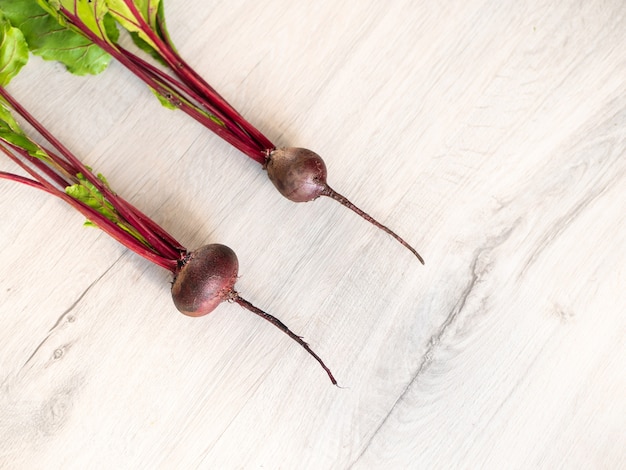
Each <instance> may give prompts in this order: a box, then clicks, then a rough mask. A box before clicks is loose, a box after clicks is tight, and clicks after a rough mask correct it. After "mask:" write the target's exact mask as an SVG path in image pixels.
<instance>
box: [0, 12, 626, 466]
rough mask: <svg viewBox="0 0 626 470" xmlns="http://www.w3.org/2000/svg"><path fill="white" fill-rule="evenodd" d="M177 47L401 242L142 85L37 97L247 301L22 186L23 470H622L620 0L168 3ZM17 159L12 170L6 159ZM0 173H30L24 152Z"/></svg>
mask: <svg viewBox="0 0 626 470" xmlns="http://www.w3.org/2000/svg"><path fill="white" fill-rule="evenodd" d="M166 9H167V15H168V17H169V25H170V31H171V33H172V35H173V37H174V40H175V42H176V43H177V44H178V47H179V49H180V51H181V53H182V54H183V55H184V56H185V57H187V58H188V59H189V61H190V62H191V63H192V64H193V65H194V66H195V67H196V68H197V70H198V71H199V72H200V73H201V74H202V75H203V76H204V77H205V78H206V79H207V80H208V81H209V82H210V83H211V84H212V85H213V86H214V87H215V88H216V89H217V90H219V91H220V92H221V93H222V94H223V95H225V96H226V97H227V98H228V99H229V100H230V101H231V102H232V103H233V104H234V105H235V106H236V107H237V108H238V109H240V110H241V112H242V113H243V114H244V115H245V116H246V117H247V118H249V119H250V121H251V122H253V123H254V124H255V125H257V126H258V127H259V128H260V129H261V130H262V131H263V132H265V133H266V134H267V135H268V136H269V137H270V138H271V139H272V140H274V141H275V142H276V143H277V144H280V145H299V146H306V147H310V148H312V149H314V150H316V151H318V152H319V153H320V154H321V155H322V156H323V157H324V158H325V160H326V162H327V165H328V167H329V174H330V177H329V181H330V183H331V184H332V185H333V186H334V187H336V189H338V190H340V191H341V192H343V193H345V194H346V195H348V196H349V197H350V198H352V199H353V200H354V202H355V203H357V204H359V205H361V206H362V207H363V208H365V209H366V210H368V211H369V212H370V213H371V214H372V215H374V216H375V217H378V218H379V219H381V220H382V221H383V222H384V223H387V224H388V225H389V226H391V227H392V228H394V229H395V230H397V231H398V232H399V233H400V234H402V235H404V236H405V237H406V238H407V239H408V241H409V242H411V243H413V244H414V245H415V246H416V247H417V248H418V249H419V250H420V251H421V252H422V254H423V255H424V257H425V258H426V266H424V267H423V266H421V265H419V264H418V263H417V261H416V260H415V259H414V258H412V256H411V255H410V254H409V253H408V252H407V251H406V250H404V249H403V248H402V247H400V246H399V245H397V244H396V243H395V242H393V241H392V240H390V239H389V238H388V237H387V236H386V235H385V234H383V233H382V232H379V231H377V230H375V229H373V228H372V227H370V226H368V225H367V224H366V223H365V222H364V221H361V220H359V219H358V218H357V217H356V216H354V215H353V214H351V213H348V211H347V210H345V209H343V208H341V207H339V206H338V205H337V204H335V203H333V202H331V201H328V200H320V201H316V202H315V203H311V204H306V205H295V204H292V203H289V202H288V201H286V200H284V199H282V198H281V197H280V196H279V195H278V193H277V192H276V191H275V190H274V189H273V187H272V185H271V184H270V183H269V182H268V181H267V178H266V176H265V175H264V172H263V171H262V170H261V169H260V168H259V167H258V165H257V164H255V163H254V162H252V161H251V160H249V159H246V158H244V157H243V156H242V155H241V154H239V153H238V152H236V151H235V150H233V149H231V148H230V147H229V146H228V145H227V144H225V143H223V142H222V141H220V140H219V139H218V138H217V137H215V136H213V135H212V134H210V133H209V132H208V131H206V130H204V129H203V128H201V127H200V126H199V125H197V124H195V123H194V122H192V121H191V120H190V119H188V118H187V117H186V116H184V115H183V114H182V113H175V112H172V111H168V110H165V109H162V108H161V107H160V105H159V104H158V103H157V101H156V100H155V99H154V98H153V97H152V95H151V93H150V92H148V91H147V90H146V89H145V88H144V87H143V86H141V84H140V83H139V82H138V81H136V80H135V79H134V77H132V76H131V75H130V74H129V73H128V72H126V71H125V70H123V69H122V67H120V66H119V65H117V64H113V65H112V66H111V68H110V69H109V70H107V71H106V72H105V73H103V74H102V75H100V76H98V77H91V78H80V77H72V76H69V75H68V74H66V73H64V72H63V71H62V69H61V67H59V66H58V65H55V64H51V63H45V62H43V61H42V60H40V59H38V58H33V59H32V60H31V62H30V63H29V65H28V66H27V68H26V69H25V71H24V73H23V74H22V75H20V76H19V77H18V78H16V80H15V81H14V82H13V83H12V84H11V85H10V90H11V92H12V93H13V94H14V95H15V96H16V97H17V98H18V99H19V100H20V101H22V102H23V103H24V105H26V106H27V107H28V108H29V109H30V110H31V111H32V112H33V113H34V114H35V115H37V116H38V117H39V118H40V119H41V120H42V121H43V122H44V123H45V124H46V125H47V126H49V127H50V129H51V130H52V131H53V132H54V133H55V134H56V135H57V136H58V137H59V138H60V139H61V140H62V141H63V142H65V143H66V144H67V145H68V146H69V147H70V148H72V149H73V150H74V151H75V152H76V153H77V154H79V155H80V156H81V157H82V158H83V159H84V161H85V162H86V163H88V164H90V165H91V166H93V167H94V168H95V169H96V170H97V171H100V172H102V173H104V174H106V175H107V177H108V179H109V181H110V182H111V184H112V185H113V186H114V188H115V189H116V190H117V191H118V192H119V193H121V194H122V195H124V196H125V197H127V198H128V199H129V200H131V201H133V202H134V203H135V204H136V205H138V206H139V207H141V208H142V209H144V210H145V211H146V212H147V213H149V214H150V215H152V216H153V217H154V218H155V219H156V220H157V221H158V222H159V223H161V224H162V225H163V226H164V227H165V228H166V229H168V230H169V231H171V232H172V234H174V235H175V236H176V237H177V238H179V239H180V240H181V241H182V242H184V243H185V244H186V245H187V246H189V247H190V248H193V247H196V246H200V245H201V244H203V243H207V242H221V243H225V244H228V245H229V246H231V247H232V248H233V249H234V250H235V251H236V252H237V253H238V256H239V258H240V266H241V268H240V271H241V279H240V280H239V282H238V288H239V290H240V292H241V293H242V295H244V296H245V297H247V298H248V299H249V300H251V301H253V302H254V303H255V304H257V305H259V306H260V307H262V308H265V309H267V311H269V312H271V313H273V314H275V315H276V316H278V317H280V318H281V319H282V320H284V321H285V323H287V324H288V325H289V326H290V327H291V328H293V330H294V331H296V332H298V333H299V334H302V335H304V336H305V337H306V339H307V340H308V341H309V342H310V344H311V346H312V347H313V348H314V349H315V350H316V351H317V352H318V353H319V354H320V356H322V357H323V358H324V359H325V360H326V361H327V363H328V364H329V365H330V366H331V368H332V369H333V371H334V373H335V375H336V376H337V378H338V379H339V381H340V384H341V385H342V386H343V387H344V388H335V387H332V386H331V385H330V383H329V382H328V380H327V377H326V375H325V374H324V372H323V371H322V370H321V369H320V368H319V367H318V365H317V363H315V362H314V361H313V360H312V359H311V358H310V357H308V356H307V355H306V353H305V352H304V351H303V350H302V349H301V348H299V347H298V346H297V345H296V344H294V343H293V342H292V341H290V340H289V339H288V338H287V337H285V336H284V335H282V334H281V333H280V332H278V330H276V329H275V328H273V327H272V326H270V325H269V324H266V323H264V322H262V321H261V320H260V319H258V318H256V317H254V316H253V315H251V314H249V313H247V312H245V311H244V310H242V309H241V308H239V307H238V306H236V305H227V304H226V305H222V306H220V307H219V308H218V310H217V311H216V312H215V313H213V314H212V315H210V316H208V317H206V318H202V319H191V318H186V317H183V316H182V315H180V314H178V313H177V312H176V310H175V308H174V306H173V304H172V302H171V299H170V296H169V292H168V287H169V284H168V282H169V277H168V274H167V273H166V272H164V271H163V270H161V269H160V268H158V267H154V266H151V265H150V264H149V263H148V262H146V261H144V260H142V259H140V258H139V257H137V256H135V255H133V254H132V253H129V252H127V251H126V250H124V249H123V248H121V247H120V246H118V245H117V244H116V243H115V242H114V241H112V240H110V239H108V238H107V236H106V235H104V234H101V233H98V232H97V231H95V230H93V229H86V228H82V227H81V217H80V216H78V215H77V214H74V213H72V211H71V210H70V209H69V208H67V207H65V206H64V205H63V204H62V203H61V202H59V201H56V200H52V199H51V198H50V197H49V196H47V195H45V194H39V193H37V192H35V191H34V190H32V189H29V188H22V187H17V186H16V185H15V184H13V183H9V182H0V191H2V198H0V218H1V220H2V222H1V223H0V295H1V299H2V300H1V303H0V468H2V469H33V468H47V469H54V468H64V469H68V468H69V469H73V468H76V469H83V468H103V469H104V468H106V469H109V468H285V469H289V468H301V469H321V468H355V469H362V468H363V469H371V468H394V469H395V468H425V469H426V468H441V469H449V468H472V469H474V468H497V469H500V468H545V469H555V468H567V469H571V468H581V469H582V468H584V469H589V468H594V469H616V468H626V464H625V462H626V451H625V450H624V449H626V429H625V428H626V401H625V399H624V396H625V393H624V392H625V390H626V354H625V347H624V344H625V339H626V321H625V319H624V318H625V317H624V313H625V311H626V289H624V286H625V285H626V271H625V266H626V28H625V25H626V7H625V5H624V3H623V2H622V1H619V0H615V1H588V2H579V1H573V0H570V1H562V2H539V1H528V2H516V1H504V2H502V1H473V0H470V1H464V2H414V1H400V0H398V1H390V2H379V1H373V0H362V1H359V2H348V1H338V0H332V1H331V0H320V1H317V2H288V1H284V0H269V1H266V2H255V1H250V0H239V1H229V2H225V1H210V2H207V1H206V0H202V1H201V0H187V1H185V2H183V1H180V0H169V1H168V2H166ZM5 160H6V159H5ZM0 168H3V169H8V168H12V167H11V164H10V162H8V161H4V160H2V159H0Z"/></svg>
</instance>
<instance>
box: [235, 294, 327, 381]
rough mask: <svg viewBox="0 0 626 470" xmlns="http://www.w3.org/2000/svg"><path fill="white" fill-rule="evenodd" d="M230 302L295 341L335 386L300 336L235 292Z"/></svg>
mask: <svg viewBox="0 0 626 470" xmlns="http://www.w3.org/2000/svg"><path fill="white" fill-rule="evenodd" d="M230 300H231V301H233V302H235V303H237V304H239V305H241V306H242V307H243V308H245V309H247V310H249V311H250V312H252V313H254V314H256V315H258V316H260V317H261V318H263V319H264V320H267V321H268V322H270V323H272V324H273V325H274V326H276V327H277V328H279V329H280V330H281V331H282V332H283V333H285V334H286V335H287V336H289V337H290V338H291V339H293V340H294V341H296V342H297V343H298V344H299V345H300V346H302V347H303V348H304V349H305V350H306V352H308V353H309V354H310V355H311V356H313V357H314V358H315V360H316V361H317V362H319V364H320V365H321V366H322V368H323V369H324V370H325V371H326V373H327V374H328V377H329V378H330V381H331V382H332V383H333V385H337V380H335V377H334V376H333V373H332V372H331V371H330V369H329V368H328V367H327V366H326V364H324V361H322V359H321V358H320V357H319V356H318V355H317V354H315V352H314V351H313V350H312V349H311V348H310V346H309V345H308V344H307V343H306V342H305V341H304V340H303V339H302V338H301V337H300V336H298V335H297V334H295V333H294V332H293V331H291V330H290V329H289V328H288V327H287V325H285V324H284V323H283V322H281V321H280V320H279V319H278V318H276V317H274V316H272V315H270V314H269V313H267V312H264V311H263V310H261V309H260V308H258V307H256V306H254V305H253V304H251V303H250V302H248V301H247V300H246V299H243V298H242V297H240V296H239V294H238V293H236V292H233V294H232V296H231V298H230Z"/></svg>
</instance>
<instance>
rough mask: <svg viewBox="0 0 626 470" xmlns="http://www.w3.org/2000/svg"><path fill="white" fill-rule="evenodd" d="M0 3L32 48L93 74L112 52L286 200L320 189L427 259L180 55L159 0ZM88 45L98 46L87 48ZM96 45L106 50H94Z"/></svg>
mask: <svg viewBox="0 0 626 470" xmlns="http://www.w3.org/2000/svg"><path fill="white" fill-rule="evenodd" d="M0 9H2V10H4V11H5V13H6V14H7V16H8V17H9V19H10V20H11V22H12V23H13V25H14V26H16V27H18V28H20V29H21V30H22V31H23V32H24V35H25V37H26V39H27V42H28V45H29V47H30V49H31V51H32V52H33V53H35V54H40V55H41V56H42V57H44V58H47V59H54V60H58V61H60V62H62V63H64V64H65V65H66V66H67V67H68V69H69V70H70V71H72V72H73V73H77V74H85V73H98V72H100V71H101V70H102V69H103V68H105V67H106V63H107V58H108V57H109V56H110V57H113V58H115V59H116V60H118V61H119V62H120V63H122V64H123V65H124V66H125V67H126V68H127V69H128V70H130V71H131V72H132V73H133V74H135V75H136V76H137V77H138V78H139V79H141V80H142V81H143V82H144V83H146V84H147V85H148V86H149V87H150V88H151V89H152V90H153V91H154V93H155V94H156V95H157V97H158V98H159V100H160V101H161V103H162V104H163V105H164V106H166V107H168V108H171V109H180V110H182V111H183V112H185V113H186V114H188V115H190V116H191V117H192V118H194V119H195V120H196V121H198V122H200V123H201V124H202V125H204V126H205V127H207V128H208V129H210V130H211V131H213V132H214V133H216V134H217V135H219V136H220V137H221V138H223V139H224V140H226V141H227V142H228V143H230V144H231V145H233V146H234V147H235V148H237V149H238V150H240V151H241V152H242V153H244V154H245V155H247V156H248V157H250V158H251V159H253V160H254V161H256V162H257V163H259V164H261V165H262V166H263V168H264V169H266V170H267V171H268V176H269V178H270V180H271V181H272V182H273V183H274V185H275V186H276V188H277V189H278V190H279V192H280V193H281V194H282V195H283V196H285V197H287V199H290V200H291V201H294V202H307V201H312V200H314V199H317V198H318V197H319V196H326V197H330V198H332V199H334V200H335V201H338V202H339V203H341V204H342V205H344V206H345V207H347V208H349V209H351V210H353V211H354V212H355V213H357V214H358V215H359V216H361V217H363V218H364V219H365V220H367V221H369V222H370V223H372V224H373V225H375V226H376V227H378V228H379V229H381V230H384V231H385V232H386V233H388V234H389V235H391V236H392V237H393V238H395V239H396V240H397V241H398V242H400V243H401V244H402V245H403V246H405V247H406V248H407V249H409V250H410V251H411V252H412V253H413V254H414V255H415V256H416V257H417V258H418V260H419V261H420V262H421V263H422V264H423V263H424V260H423V258H422V257H421V256H420V254H419V253H418V252H417V251H416V250H415V249H414V248H413V247H412V246H410V245H409V244H408V243H407V242H406V241H405V240H404V239H403V238H401V237H400V236H399V235H397V234H396V233H395V232H393V231H392V230H390V229H389V228H387V227H386V226H384V225H383V224H381V223H380V222H378V221H377V220H375V219H374V218H372V217H371V216H370V215H368V214H367V213H365V212H364V211H362V210H361V209H359V208H358V207H356V206H355V205H354V204H352V203H351V202H350V201H349V200H348V199H347V198H346V197H344V196H342V195H341V194H339V193H337V192H336V191H335V190H333V189H332V188H331V187H330V186H329V185H328V183H327V182H326V166H325V164H324V161H323V160H322V158H321V157H320V156H319V155H317V154H315V153H314V152H312V151H310V150H307V149H299V148H293V147H286V148H285V147H277V146H276V145H274V144H273V143H272V142H271V141H270V140H269V139H268V138H267V137H266V136H265V135H263V133H261V131H259V130H258V129H256V128H255V127H254V126H253V125H252V124H250V123H249V122H248V121H247V120H246V119H244V118H243V117H242V116H241V114H239V113H238V112H237V110H235V109H234V108H233V107H232V106H231V105H230V104H229V103H228V102H227V101H226V100H225V99H224V98H223V97H222V96H220V95H219V93H217V91H215V90H214V89H213V88H212V87H211V86H210V85H209V84H208V83H207V82H206V81H205V80H204V79H203V78H202V77H201V76H200V75H199V74H198V73H197V72H196V71H195V70H194V69H193V68H192V67H191V66H190V65H189V64H188V63H187V62H186V61H185V60H184V59H183V58H182V57H181V56H180V55H179V54H178V52H177V50H176V47H175V46H174V44H173V42H172V40H171V38H170V35H169V34H168V31H167V28H166V24H165V14H164V9H163V1H162V0H0ZM42 9H43V10H45V11H46V12H47V13H49V16H47V15H45V14H44V12H43V11H42ZM53 18H54V19H53ZM55 19H56V21H55ZM57 21H58V23H57ZM120 28H121V29H122V30H125V31H127V32H128V33H129V34H130V35H131V37H132V39H133V41H134V42H135V44H136V45H137V46H138V49H139V51H143V52H144V53H146V54H147V56H146V57H145V58H143V57H140V55H139V54H141V52H139V53H134V52H132V51H130V50H128V49H127V48H125V47H123V46H122V45H121V44H120V43H119V42H118V39H119V33H120ZM51 32H53V33H54V34H50V33H51ZM72 32H75V33H78V34H74V35H73V34H72ZM57 35H63V37H64V38H65V40H66V41H70V40H71V41H73V42H75V43H77V44H80V45H78V46H76V47H74V48H70V49H72V50H73V52H74V53H76V51H78V50H80V49H85V50H86V51H88V52H89V54H91V57H89V58H88V59H85V58H84V57H83V56H79V58H77V57H76V55H71V56H69V57H68V55H67V48H64V47H62V46H61V45H62V44H63V43H62V42H61V41H60V40H59V39H58V37H57ZM48 37H49V38H50V39H47V38H48ZM81 40H82V41H86V42H82V43H81V42H80V41H81ZM92 46H97V48H96V49H90V47H92ZM97 50H101V51H105V52H106V53H107V54H108V55H107V56H102V55H98V54H97ZM150 58H154V59H156V60H157V62H158V64H159V65H160V66H156V65H154V64H153V62H151V61H150V60H148V59H150ZM77 61H78V62H79V64H78V66H77V64H76V62H77ZM313 160H315V162H314V164H312V161H313ZM276 168H279V169H280V171H279V170H276ZM285 188H291V189H290V190H289V191H286V190H285Z"/></svg>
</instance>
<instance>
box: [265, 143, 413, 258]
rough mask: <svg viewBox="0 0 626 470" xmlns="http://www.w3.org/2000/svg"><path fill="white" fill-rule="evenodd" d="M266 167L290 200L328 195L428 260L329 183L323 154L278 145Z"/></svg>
mask: <svg viewBox="0 0 626 470" xmlns="http://www.w3.org/2000/svg"><path fill="white" fill-rule="evenodd" d="M265 169H266V170H267V176H268V177H269V179H270V180H271V181H272V183H274V186H276V189H278V191H279V192H280V194H282V195H283V196H285V197H286V198H287V199H289V200H290V201H293V202H308V201H313V200H314V199H317V198H318V197H320V196H328V197H330V198H332V199H334V200H335V201H337V202H339V203H340V204H342V205H344V206H345V207H347V208H348V209H350V210H352V211H354V212H356V213H357V214H359V215H360V216H361V217H363V218H364V219H365V220H367V221H368V222H370V223H371V224H373V225H375V226H376V227H378V228H379V229H381V230H383V231H384V232H386V233H388V234H389V235H391V236H392V237H393V238H395V239H396V240H397V241H398V242H399V243H400V244H401V245H402V246H404V247H405V248H407V249H408V250H409V251H410V252H411V253H413V254H414V255H415V256H416V257H417V259H418V260H419V261H420V263H422V264H424V259H423V258H422V257H421V256H420V254H419V253H418V252H417V250H416V249H415V248H413V247H412V246H411V245H409V244H408V243H407V242H406V241H404V239H403V238H401V237H400V236H399V235H397V234H396V233H395V232H393V231H392V230H391V229H389V228H387V227H386V226H385V225H383V224H381V223H380V222H378V221H377V220H376V219H374V218H373V217H372V216H370V215H369V214H367V213H365V212H363V211H362V210H361V209H359V208H358V207H357V206H355V205H354V204H352V203H351V202H350V201H349V200H348V199H347V198H346V197H345V196H342V195H341V194H339V193H338V192H337V191H335V190H334V189H332V188H331V187H330V186H328V183H327V182H326V175H327V172H326V165H325V164H324V160H322V157H320V156H319V155H318V154H316V153H315V152H313V151H311V150H308V149H303V148H297V147H283V148H277V149H275V150H273V151H272V152H270V154H269V155H268V157H267V160H266V162H265Z"/></svg>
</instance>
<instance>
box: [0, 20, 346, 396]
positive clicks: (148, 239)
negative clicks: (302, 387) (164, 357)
mask: <svg viewBox="0 0 626 470" xmlns="http://www.w3.org/2000/svg"><path fill="white" fill-rule="evenodd" d="M27 59H28V49H27V46H26V43H25V41H24V38H23V36H22V33H21V32H20V31H19V30H18V29H17V28H14V27H12V26H10V25H9V24H8V22H7V21H6V20H5V18H4V17H3V16H2V14H1V12H0V152H2V153H4V154H5V155H6V156H7V157H8V158H9V159H11V160H12V161H13V162H15V164H16V165H17V166H18V167H20V168H21V170H22V171H23V172H24V173H25V174H22V175H20V174H17V173H11V172H7V171H0V179H4V180H10V181H14V182H17V183H21V184H24V185H27V186H30V187H33V188H36V189H39V190H42V191H45V192H47V193H49V194H52V195H54V196H56V197H58V198H60V199H62V200H63V201H65V202H66V203H68V204H69V205H70V206H72V207H73V208H74V209H76V210H77V211H79V212H80V213H81V214H82V215H83V216H85V217H86V218H87V224H89V225H93V226H96V227H98V228H100V229H102V230H103V231H105V232H106V233H108V234H109V235H110V236H112V237H113V238H114V239H116V240H117V241H118V242H120V243H121V244H122V245H124V246H125V247H127V248H128V249H130V250H132V251H134V252H135V253H137V254H139V255H141V256H143V257H144V258H146V259H147V260H149V261H151V262H153V263H154V264H156V265H158V266H161V267H162V268H165V269H167V270H169V271H170V272H171V273H172V274H173V277H174V280H173V283H172V299H173V300H174V304H175V305H176V307H177V308H178V310H179V311H181V312H182V313H184V314H185V315H190V316H202V315H206V314H208V313H210V312H212V311H213V310H214V309H215V308H216V307H217V306H218V305H219V304H220V303H222V302H224V301H228V302H234V303H237V304H239V305H241V306H242V307H244V308H246V309H247V310H249V311H251V312H253V313H254V314H256V315H258V316H260V317H261V318H263V319H264V320H267V321H269V322H270V323H272V324H273V325H274V326H276V327H277V328H279V329H280V330H281V331H283V332H284V333H285V334H287V335H288V336H289V337H290V338H291V339H293V340H294V341H296V342H297V343H298V344H300V346H302V347H303V348H304V349H305V350H306V351H307V352H308V353H309V354H310V355H311V356H313V357H314V358H315V360H317V361H318V362H319V364H320V365H321V366H322V367H323V369H324V370H325V371H326V373H327V374H328V377H329V378H330V380H331V381H332V383H333V384H335V385H336V384H337V381H336V380H335V378H334V377H333V374H332V373H331V371H330V369H329V368H328V367H327V366H326V365H325V364H324V362H323V361H322V359H321V358H320V357H319V356H317V354H315V352H313V350H312V349H311V348H310V347H309V345H308V344H307V343H306V342H305V341H304V340H303V339H302V338H301V337H300V336H298V335H296V334H295V333H293V332H292V331H291V330H290V329H289V328H288V327H287V326H286V325H285V324H284V323H282V322H281V321H280V320H278V319H277V318H275V317H273V316H272V315H270V314H268V313H266V312H264V311H263V310H261V309H259V308H257V307H256V306H254V305H252V304H251V303H250V302H248V301H247V300H245V299H244V298H242V297H241V296H240V295H239V293H238V292H237V291H236V290H235V282H236V280H237V275H238V269H239V263H238V260H237V257H236V255H235V253H234V252H233V251H232V250H231V249H230V248H228V247H227V246H224V245H220V244H210V245H205V246H203V247H201V248H199V249H197V250H194V251H189V250H187V249H186V248H184V247H183V245H182V244H180V243H179V242H178V241H177V240H176V239H175V238H174V237H172V236H171V235H170V234H168V233H167V232H166V231H165V230H164V229H163V228H161V227H160V226H159V225H158V224H157V223H156V222H155V221H153V220H152V219H150V218H149V217H148V216H147V215H145V214H144V213H142V212H141V211H140V210H139V209H137V208H136V207H134V206H133V205H132V204H130V203H129V202H128V201H126V200H125V199H123V198H122V197H121V196H119V195H118V194H117V193H116V192H115V191H113V189H112V188H111V186H110V185H109V183H108V181H107V180H106V178H105V177H104V176H102V175H101V174H94V173H93V172H92V170H91V169H90V168H89V167H87V166H86V165H84V164H83V163H82V162H81V161H80V160H79V159H78V158H77V157H76V156H75V155H74V154H73V153H72V152H71V151H70V150H69V149H68V148H67V147H65V146H64V145H63V144H62V143H61V142H60V141H59V140H58V139H57V138H55V137H54V136H53V135H52V134H51V133H50V132H49V131H48V130H47V129H46V128H45V127H44V126H43V125H42V124H41V123H40V122H39V121H38V120H37V119H35V117H34V116H32V115H31V114H30V113H29V112H28V111H27V110H26V109H25V108H24V107H22V106H21V105H20V103H19V102H18V101H17V100H15V99H14V98H13V96H11V95H10V94H9V92H8V91H7V90H6V88H5V86H6V85H7V84H8V83H9V81H10V80H11V79H12V78H13V77H14V76H15V75H16V74H17V73H19V71H20V69H21V68H22V66H23V65H24V64H25V63H26V60H27ZM13 112H15V113H17V114H18V115H19V116H20V117H21V119H23V120H24V121H26V122H27V123H28V124H29V125H30V126H31V127H32V128H34V130H35V131H36V132H37V133H38V135H39V137H38V140H43V141H44V144H39V143H38V142H37V141H36V140H35V139H33V138H32V137H31V136H30V135H28V134H27V133H26V132H24V130H23V129H22V127H21V126H20V124H19V123H18V122H17V120H16V119H15V118H14V117H13V114H12V113H13Z"/></svg>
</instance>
